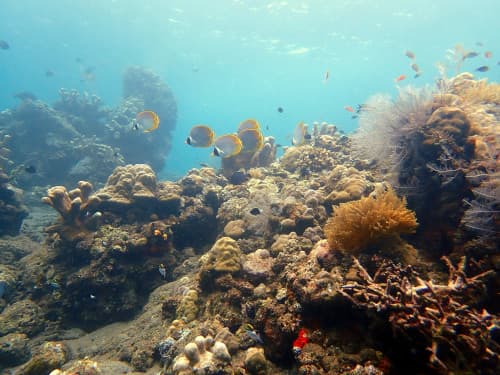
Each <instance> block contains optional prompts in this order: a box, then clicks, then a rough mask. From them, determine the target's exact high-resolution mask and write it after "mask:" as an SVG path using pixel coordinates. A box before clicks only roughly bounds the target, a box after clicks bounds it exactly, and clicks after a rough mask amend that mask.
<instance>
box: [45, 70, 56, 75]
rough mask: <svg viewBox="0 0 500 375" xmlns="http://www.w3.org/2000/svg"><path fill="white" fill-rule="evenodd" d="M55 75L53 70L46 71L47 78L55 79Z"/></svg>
mask: <svg viewBox="0 0 500 375" xmlns="http://www.w3.org/2000/svg"><path fill="white" fill-rule="evenodd" d="M54 74H55V73H54V72H53V71H52V70H50V69H47V70H46V71H45V77H54Z"/></svg>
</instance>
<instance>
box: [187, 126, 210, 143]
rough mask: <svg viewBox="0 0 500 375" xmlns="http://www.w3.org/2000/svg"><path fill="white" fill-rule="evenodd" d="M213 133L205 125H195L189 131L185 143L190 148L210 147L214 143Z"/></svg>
mask: <svg viewBox="0 0 500 375" xmlns="http://www.w3.org/2000/svg"><path fill="white" fill-rule="evenodd" d="M214 138H215V133H214V131H213V130H212V129H211V128H209V127H208V126H206V125H195V126H193V127H192V128H191V130H190V131H189V135H188V136H187V138H186V143H187V144H188V145H190V146H192V147H210V146H211V145H212V144H213V143H214Z"/></svg>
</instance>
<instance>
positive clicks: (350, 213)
mask: <svg viewBox="0 0 500 375" xmlns="http://www.w3.org/2000/svg"><path fill="white" fill-rule="evenodd" d="M416 227H417V220H416V218H415V213H414V212H412V211H410V210H408V209H407V208H406V200H405V199H404V198H403V199H399V198H398V196H397V195H396V193H395V192H394V190H393V189H392V188H389V189H388V190H387V191H384V192H381V193H380V194H377V195H376V196H375V197H363V198H361V199H359V200H357V201H353V202H349V203H342V204H340V205H339V206H337V207H335V208H334V211H333V216H332V217H331V218H330V219H329V221H328V222H327V223H326V225H325V235H326V237H327V239H328V242H329V244H330V247H331V248H332V249H335V250H345V251H349V252H351V253H355V254H356V253H359V252H361V251H363V250H366V249H367V248H368V247H370V246H377V245H378V246H380V245H381V244H380V242H381V241H385V242H388V241H391V240H392V241H394V239H395V238H396V239H397V238H399V235H400V234H403V233H414V232H415V229H416ZM386 246H387V245H386Z"/></svg>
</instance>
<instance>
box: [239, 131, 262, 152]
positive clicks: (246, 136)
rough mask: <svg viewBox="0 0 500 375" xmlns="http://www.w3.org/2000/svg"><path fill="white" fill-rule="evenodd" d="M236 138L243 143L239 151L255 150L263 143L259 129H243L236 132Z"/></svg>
mask: <svg viewBox="0 0 500 375" xmlns="http://www.w3.org/2000/svg"><path fill="white" fill-rule="evenodd" d="M238 138H239V139H240V140H241V143H242V144H243V149H242V150H241V152H245V153H249V152H256V151H259V150H260V149H261V148H262V146H263V145H264V136H263V135H262V133H261V132H260V130H259V129H245V130H243V131H241V132H239V133H238Z"/></svg>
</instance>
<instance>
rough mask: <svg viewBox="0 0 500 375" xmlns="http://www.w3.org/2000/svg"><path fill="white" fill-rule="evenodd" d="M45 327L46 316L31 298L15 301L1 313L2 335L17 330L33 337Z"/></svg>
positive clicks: (0, 332)
mask: <svg viewBox="0 0 500 375" xmlns="http://www.w3.org/2000/svg"><path fill="white" fill-rule="evenodd" d="M44 327H45V318H44V315H43V312H42V309H41V308H40V307H38V305H37V304H36V303H34V302H33V301H31V300H22V301H19V302H15V303H13V304H12V305H9V306H7V307H6V308H5V310H4V311H3V312H2V314H0V336H4V335H7V334H9V333H13V332H16V333H24V334H26V335H27V336H29V337H33V336H34V335H36V334H37V333H39V332H41V331H42V330H43V329H44Z"/></svg>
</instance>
